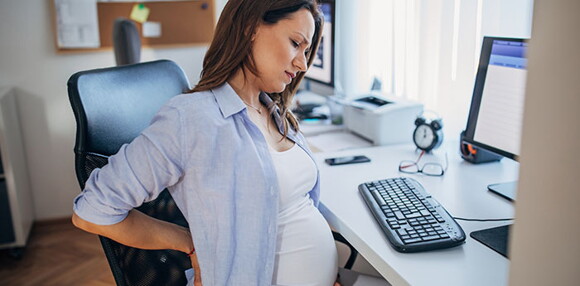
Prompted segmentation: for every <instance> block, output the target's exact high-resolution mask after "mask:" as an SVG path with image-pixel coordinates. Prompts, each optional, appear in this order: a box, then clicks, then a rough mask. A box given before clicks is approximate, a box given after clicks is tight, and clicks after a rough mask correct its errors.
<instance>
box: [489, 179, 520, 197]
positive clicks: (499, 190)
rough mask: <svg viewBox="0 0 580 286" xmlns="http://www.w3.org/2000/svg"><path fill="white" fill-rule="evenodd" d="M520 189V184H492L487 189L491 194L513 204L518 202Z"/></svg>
mask: <svg viewBox="0 0 580 286" xmlns="http://www.w3.org/2000/svg"><path fill="white" fill-rule="evenodd" d="M517 188H518V182H517V181H515V182H508V183H499V184H491V185H488V186H487V189H488V190H490V191H491V192H494V193H496V194H498V195H500V196H502V197H503V198H505V199H508V200H509V201H511V202H513V201H515V200H516V190H517Z"/></svg>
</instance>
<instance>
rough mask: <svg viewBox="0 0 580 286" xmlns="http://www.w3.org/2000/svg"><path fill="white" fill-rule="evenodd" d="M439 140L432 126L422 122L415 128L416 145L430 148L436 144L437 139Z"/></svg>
mask: <svg viewBox="0 0 580 286" xmlns="http://www.w3.org/2000/svg"><path fill="white" fill-rule="evenodd" d="M436 140H437V138H436V134H435V132H434V131H433V129H432V128H431V126H429V125H427V124H421V125H419V126H417V128H415V133H414V134H413V141H414V142H415V145H417V147H419V149H422V150H427V151H428V150H430V149H431V148H432V146H433V145H435V141H436Z"/></svg>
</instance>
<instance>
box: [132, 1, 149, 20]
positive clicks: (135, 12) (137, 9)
mask: <svg viewBox="0 0 580 286" xmlns="http://www.w3.org/2000/svg"><path fill="white" fill-rule="evenodd" d="M148 17H149V8H147V7H145V5H144V4H135V5H133V9H132V10H131V15H130V16H129V18H131V20H133V21H135V22H139V23H144V22H147V18H148Z"/></svg>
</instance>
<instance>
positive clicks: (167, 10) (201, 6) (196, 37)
mask: <svg viewBox="0 0 580 286" xmlns="http://www.w3.org/2000/svg"><path fill="white" fill-rule="evenodd" d="M50 1H51V2H52V4H53V5H52V6H53V9H52V10H53V16H54V17H53V18H54V27H55V31H56V33H55V35H56V37H58V33H59V32H61V31H59V29H58V21H59V19H58V17H59V16H58V15H59V14H62V13H57V12H56V11H55V7H54V4H55V1H58V0H50ZM139 4H142V5H144V6H145V7H147V8H148V10H149V11H150V12H149V15H148V17H147V21H148V22H156V23H159V24H160V27H161V33H160V35H159V36H158V37H143V33H142V29H143V24H141V23H139V22H135V23H136V25H137V29H138V30H139V34H140V35H141V43H142V45H143V46H144V47H175V46H190V45H205V44H209V43H210V42H211V39H212V37H213V32H214V23H215V4H214V0H181V1H179V0H178V1H143V2H134V1H127V2H125V1H97V3H96V5H97V7H96V10H97V21H98V35H99V42H100V45H99V47H80V48H79V47H72V48H70V47H63V46H62V45H61V46H59V44H58V41H56V42H57V51H59V52H66V51H94V50H99V49H111V48H112V46H113V24H114V21H115V19H117V18H119V17H124V18H128V19H129V18H130V15H131V11H132V9H133V8H134V6H135V5H139Z"/></svg>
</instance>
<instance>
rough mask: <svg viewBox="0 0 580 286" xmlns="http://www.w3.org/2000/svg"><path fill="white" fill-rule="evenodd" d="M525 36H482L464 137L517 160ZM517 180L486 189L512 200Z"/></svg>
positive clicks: (525, 51) (520, 122) (467, 140)
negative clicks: (520, 37) (523, 37)
mask: <svg viewBox="0 0 580 286" xmlns="http://www.w3.org/2000/svg"><path fill="white" fill-rule="evenodd" d="M527 49H528V44H527V42H526V40H525V39H516V38H498V37H484V39H483V45H482V48H481V56H480V59H479V68H478V70H477V76H476V79H475V87H474V89H473V97H472V101H471V108H470V110H469V117H468V120H467V128H466V129H465V138H464V140H465V141H466V142H467V143H470V144H472V145H474V146H476V147H478V148H482V149H485V150H490V151H492V152H494V153H497V154H499V155H502V156H505V157H507V158H510V159H513V160H516V161H517V160H518V156H519V154H520V141H521V132H522V122H523V110H524V95H525V86H526V76H527V70H526V68H527V58H526V53H527ZM516 186H517V183H516V182H509V183H500V184H491V185H489V186H488V189H489V190H490V191H492V192H495V193H497V194H499V195H501V196H502V197H505V198H507V199H509V200H515V196H516Z"/></svg>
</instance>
